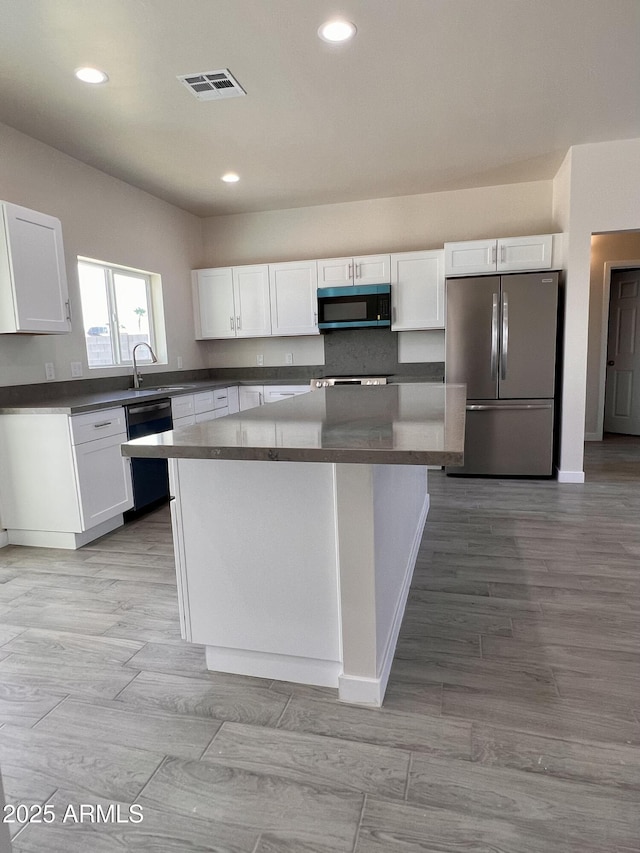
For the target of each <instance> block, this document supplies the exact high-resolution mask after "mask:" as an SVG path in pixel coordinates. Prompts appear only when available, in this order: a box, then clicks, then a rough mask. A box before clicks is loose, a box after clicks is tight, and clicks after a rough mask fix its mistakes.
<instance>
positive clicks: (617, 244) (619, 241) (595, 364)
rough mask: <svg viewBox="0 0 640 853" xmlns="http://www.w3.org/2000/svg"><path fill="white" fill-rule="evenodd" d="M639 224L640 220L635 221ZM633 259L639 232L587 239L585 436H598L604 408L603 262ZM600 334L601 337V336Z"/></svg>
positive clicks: (639, 252) (638, 251) (638, 255)
mask: <svg viewBox="0 0 640 853" xmlns="http://www.w3.org/2000/svg"><path fill="white" fill-rule="evenodd" d="M639 225H640V222H639ZM628 261H637V265H638V266H639V267H640V232H638V231H618V232H616V233H614V234H596V235H594V236H593V237H592V238H591V270H590V277H589V348H588V352H587V399H586V415H585V432H586V437H587V438H588V439H595V440H598V439H601V438H602V421H603V417H602V416H603V411H604V409H603V407H604V370H603V369H604V362H605V359H606V346H604V341H606V326H607V319H608V311H609V304H608V303H609V299H608V297H609V290H608V285H609V281H608V278H609V277H608V275H605V264H611V265H612V266H615V264H616V263H625V262H628ZM603 336H604V337H603Z"/></svg>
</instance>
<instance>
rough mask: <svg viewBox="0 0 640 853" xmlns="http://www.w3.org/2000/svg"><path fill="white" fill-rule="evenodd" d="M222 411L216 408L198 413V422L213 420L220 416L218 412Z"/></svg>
mask: <svg viewBox="0 0 640 853" xmlns="http://www.w3.org/2000/svg"><path fill="white" fill-rule="evenodd" d="M220 411H222V409H215V410H214V409H210V410H209V411H208V412H200V413H199V414H197V415H196V416H195V417H196V423H197V424H201V423H204V422H205V421H212V420H214V418H217V417H219V415H218V412H220Z"/></svg>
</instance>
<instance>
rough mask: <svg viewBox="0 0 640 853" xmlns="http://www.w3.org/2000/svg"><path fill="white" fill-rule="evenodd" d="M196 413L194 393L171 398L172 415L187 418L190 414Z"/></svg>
mask: <svg viewBox="0 0 640 853" xmlns="http://www.w3.org/2000/svg"><path fill="white" fill-rule="evenodd" d="M194 413H195V403H194V400H193V394H181V395H180V396H179V397H172V398H171V417H172V418H173V420H176V418H186V417H187V416H188V415H193V414H194Z"/></svg>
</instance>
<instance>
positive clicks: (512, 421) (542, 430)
mask: <svg viewBox="0 0 640 853" xmlns="http://www.w3.org/2000/svg"><path fill="white" fill-rule="evenodd" d="M447 473H448V474H454V475H455V474H470V475H478V476H496V477H515V476H520V477H545V476H550V475H551V474H553V400H504V401H501V400H497V401H487V400H477V401H473V400H470V401H468V402H467V420H466V432H465V443H464V466H462V467H459V468H458V467H456V468H447Z"/></svg>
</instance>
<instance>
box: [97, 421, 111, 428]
mask: <svg viewBox="0 0 640 853" xmlns="http://www.w3.org/2000/svg"><path fill="white" fill-rule="evenodd" d="M112 423H113V421H101V422H100V423H99V424H94V425H93V428H94V429H100V427H106V426H111V424H112Z"/></svg>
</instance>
